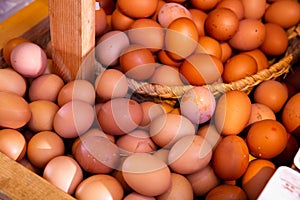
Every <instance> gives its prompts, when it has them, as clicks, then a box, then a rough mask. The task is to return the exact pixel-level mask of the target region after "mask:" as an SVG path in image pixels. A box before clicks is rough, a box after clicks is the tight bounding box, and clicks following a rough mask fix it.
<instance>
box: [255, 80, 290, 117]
mask: <svg viewBox="0 0 300 200" xmlns="http://www.w3.org/2000/svg"><path fill="white" fill-rule="evenodd" d="M253 97H254V102H256V103H261V104H264V105H266V106H268V107H269V108H271V109H272V110H273V111H274V113H277V112H279V111H280V110H281V109H282V108H283V106H284V105H285V103H286V101H287V100H288V91H287V88H286V87H285V86H284V85H283V84H282V83H281V82H279V81H276V80H266V81H264V82H262V83H261V84H259V85H258V86H257V88H255V89H254V93H253Z"/></svg>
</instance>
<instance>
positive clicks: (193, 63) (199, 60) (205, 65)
mask: <svg viewBox="0 0 300 200" xmlns="http://www.w3.org/2000/svg"><path fill="white" fill-rule="evenodd" d="M223 68H224V66H223V63H222V62H221V60H220V59H219V58H217V57H215V56H212V55H208V54H205V53H198V54H193V55H191V56H189V57H188V58H187V59H185V60H184V61H183V62H182V63H181V65H180V68H179V72H180V73H181V75H182V79H183V81H184V82H185V83H187V84H190V85H195V86H201V85H206V84H211V83H213V82H215V81H217V80H218V79H219V78H220V77H221V75H222V73H223V70H224V69H223Z"/></svg>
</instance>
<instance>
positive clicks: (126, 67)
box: [120, 44, 158, 80]
mask: <svg viewBox="0 0 300 200" xmlns="http://www.w3.org/2000/svg"><path fill="white" fill-rule="evenodd" d="M157 65H158V63H155V59H154V57H153V55H152V52H151V51H150V50H149V49H148V48H146V47H143V46H141V45H135V44H133V45H130V46H129V47H127V48H125V49H124V50H123V52H122V54H121V56H120V67H121V69H122V71H123V72H124V73H125V74H126V76H128V77H130V78H133V79H136V80H146V79H148V78H150V77H151V76H152V74H153V72H154V70H155V67H156V66H157Z"/></svg>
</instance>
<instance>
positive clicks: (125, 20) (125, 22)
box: [111, 6, 134, 31]
mask: <svg viewBox="0 0 300 200" xmlns="http://www.w3.org/2000/svg"><path fill="white" fill-rule="evenodd" d="M133 22H134V19H133V18H132V17H129V16H127V15H125V14H124V13H122V11H120V9H119V8H118V6H117V7H116V9H114V11H113V13H112V14H111V28H112V30H117V31H126V30H128V29H129V28H130V26H131V24H132V23H133Z"/></svg>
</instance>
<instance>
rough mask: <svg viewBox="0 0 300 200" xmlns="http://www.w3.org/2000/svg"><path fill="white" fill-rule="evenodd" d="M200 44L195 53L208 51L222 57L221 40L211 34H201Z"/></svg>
mask: <svg viewBox="0 0 300 200" xmlns="http://www.w3.org/2000/svg"><path fill="white" fill-rule="evenodd" d="M198 44H199V45H198V48H197V49H196V51H195V53H207V54H209V55H213V56H216V57H217V58H219V59H221V57H222V48H221V45H220V43H219V41H217V40H215V39H214V38H212V37H209V36H200V37H199V40H198Z"/></svg>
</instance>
